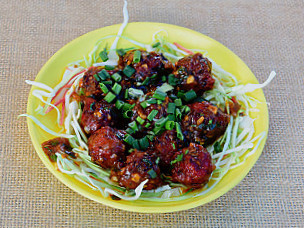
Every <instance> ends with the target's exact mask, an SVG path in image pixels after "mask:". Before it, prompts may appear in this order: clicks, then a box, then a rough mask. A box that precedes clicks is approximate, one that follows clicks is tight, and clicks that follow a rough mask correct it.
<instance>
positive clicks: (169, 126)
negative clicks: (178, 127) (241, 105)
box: [165, 118, 175, 131]
mask: <svg viewBox="0 0 304 228" xmlns="http://www.w3.org/2000/svg"><path fill="white" fill-rule="evenodd" d="M168 119H169V118H168ZM174 127H175V123H174V121H171V120H169V121H167V122H166V125H165V128H166V130H169V131H171V130H173V128H174Z"/></svg>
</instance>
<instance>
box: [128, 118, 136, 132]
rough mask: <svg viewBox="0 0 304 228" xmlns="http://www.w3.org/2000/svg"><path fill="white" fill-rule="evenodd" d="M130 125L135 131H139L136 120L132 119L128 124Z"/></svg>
mask: <svg viewBox="0 0 304 228" xmlns="http://www.w3.org/2000/svg"><path fill="white" fill-rule="evenodd" d="M128 126H129V127H130V128H131V129H132V130H133V131H135V132H136V131H138V127H137V124H136V122H135V121H132V122H131V123H129V124H128Z"/></svg>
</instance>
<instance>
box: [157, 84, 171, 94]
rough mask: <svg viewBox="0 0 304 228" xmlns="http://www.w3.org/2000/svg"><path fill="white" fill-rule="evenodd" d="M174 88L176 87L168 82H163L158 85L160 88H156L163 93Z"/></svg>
mask: <svg viewBox="0 0 304 228" xmlns="http://www.w3.org/2000/svg"><path fill="white" fill-rule="evenodd" d="M173 89H174V87H173V86H171V85H169V84H168V83H164V84H162V85H161V86H160V87H158V88H157V89H156V91H160V92H163V93H167V92H168V91H170V90H173Z"/></svg>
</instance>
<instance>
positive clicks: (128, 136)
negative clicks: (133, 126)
mask: <svg viewBox="0 0 304 228" xmlns="http://www.w3.org/2000/svg"><path fill="white" fill-rule="evenodd" d="M124 141H125V142H126V143H128V144H129V145H133V142H134V141H135V139H134V138H133V137H132V136H131V135H129V134H126V136H125V138H124Z"/></svg>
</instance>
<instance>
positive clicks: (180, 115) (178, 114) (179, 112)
mask: <svg viewBox="0 0 304 228" xmlns="http://www.w3.org/2000/svg"><path fill="white" fill-rule="evenodd" d="M175 117H176V119H177V120H181V119H182V113H181V111H180V110H179V109H178V108H177V109H175Z"/></svg>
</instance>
